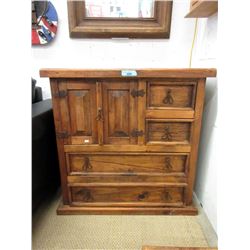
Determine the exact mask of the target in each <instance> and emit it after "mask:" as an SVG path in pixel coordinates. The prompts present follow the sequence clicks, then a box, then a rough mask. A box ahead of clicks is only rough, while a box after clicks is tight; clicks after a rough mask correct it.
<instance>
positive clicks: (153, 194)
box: [69, 186, 184, 206]
mask: <svg viewBox="0 0 250 250" xmlns="http://www.w3.org/2000/svg"><path fill="white" fill-rule="evenodd" d="M69 191H70V197H71V204H72V205H79V206H182V205H183V193H184V187H145V186H143V187H140V186H136V187H135V186H134V187H131V186H119V187H118V186H115V187H113V186H112V187H110V186H101V187H100V186H88V187H77V186H74V187H70V190H69Z"/></svg>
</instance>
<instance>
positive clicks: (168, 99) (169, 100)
mask: <svg viewBox="0 0 250 250" xmlns="http://www.w3.org/2000/svg"><path fill="white" fill-rule="evenodd" d="M162 102H163V103H164V104H173V103H174V99H173V97H172V95H171V90H170V89H168V90H167V95H166V97H165V98H164V99H163V101H162Z"/></svg>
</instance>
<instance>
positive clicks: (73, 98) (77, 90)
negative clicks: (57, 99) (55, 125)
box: [59, 81, 97, 144]
mask: <svg viewBox="0 0 250 250" xmlns="http://www.w3.org/2000/svg"><path fill="white" fill-rule="evenodd" d="M59 90H60V91H64V92H65V93H67V94H66V96H65V97H64V98H62V99H61V104H62V105H61V109H64V110H65V109H67V110H66V112H65V114H66V115H67V119H66V120H67V121H66V120H65V122H67V123H68V124H69V125H68V128H67V134H68V136H69V138H68V140H67V143H68V144H93V143H97V128H96V126H97V123H96V119H95V118H96V85H95V83H94V82H82V81H78V82H76V81H74V82H70V81H69V82H67V83H60V84H59ZM62 122H64V121H63V120H62ZM65 126H66V124H65Z"/></svg>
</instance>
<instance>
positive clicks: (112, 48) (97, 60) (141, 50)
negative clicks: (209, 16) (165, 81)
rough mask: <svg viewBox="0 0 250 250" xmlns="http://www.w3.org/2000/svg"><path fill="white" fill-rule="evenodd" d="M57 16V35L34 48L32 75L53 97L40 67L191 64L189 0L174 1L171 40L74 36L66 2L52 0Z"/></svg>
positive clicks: (183, 65) (143, 66)
mask: <svg viewBox="0 0 250 250" xmlns="http://www.w3.org/2000/svg"><path fill="white" fill-rule="evenodd" d="M52 3H53V5H54V6H55V8H56V10H57V13H58V18H59V25H58V34H57V36H56V38H55V40H54V41H52V43H51V44H48V45H47V46H39V47H34V46H33V47H32V57H33V62H34V63H33V69H32V74H33V75H32V76H33V77H34V78H35V79H37V81H38V85H41V86H42V87H43V89H44V96H45V98H48V97H50V89H49V83H48V79H45V78H39V69H40V68H44V67H45V68H49V67H54V68H60V67H64V68H68V67H69V68H145V67H149V68H157V67H158V68H164V67H177V68H179V67H188V63H189V54H190V47H191V42H192V37H193V29H194V19H185V18H184V16H185V14H186V13H187V12H188V9H189V0H185V1H183V0H181V1H180V0H177V1H174V4H173V12H172V26H171V34H170V39H146V40H143V39H125V40H124V39H71V38H69V32H68V17H67V3H66V1H61V0H52Z"/></svg>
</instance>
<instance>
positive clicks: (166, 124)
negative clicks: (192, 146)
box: [146, 119, 192, 144]
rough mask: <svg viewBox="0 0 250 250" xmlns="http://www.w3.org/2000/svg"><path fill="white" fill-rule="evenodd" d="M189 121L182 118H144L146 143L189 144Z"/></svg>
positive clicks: (190, 123)
mask: <svg viewBox="0 0 250 250" xmlns="http://www.w3.org/2000/svg"><path fill="white" fill-rule="evenodd" d="M191 127H192V122H191V121H187V120H185V121H183V120H162V119H161V120H160V119H155V120H153V119H151V120H146V140H147V143H157V144H159V143H160V144H189V143H190V135H191Z"/></svg>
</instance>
